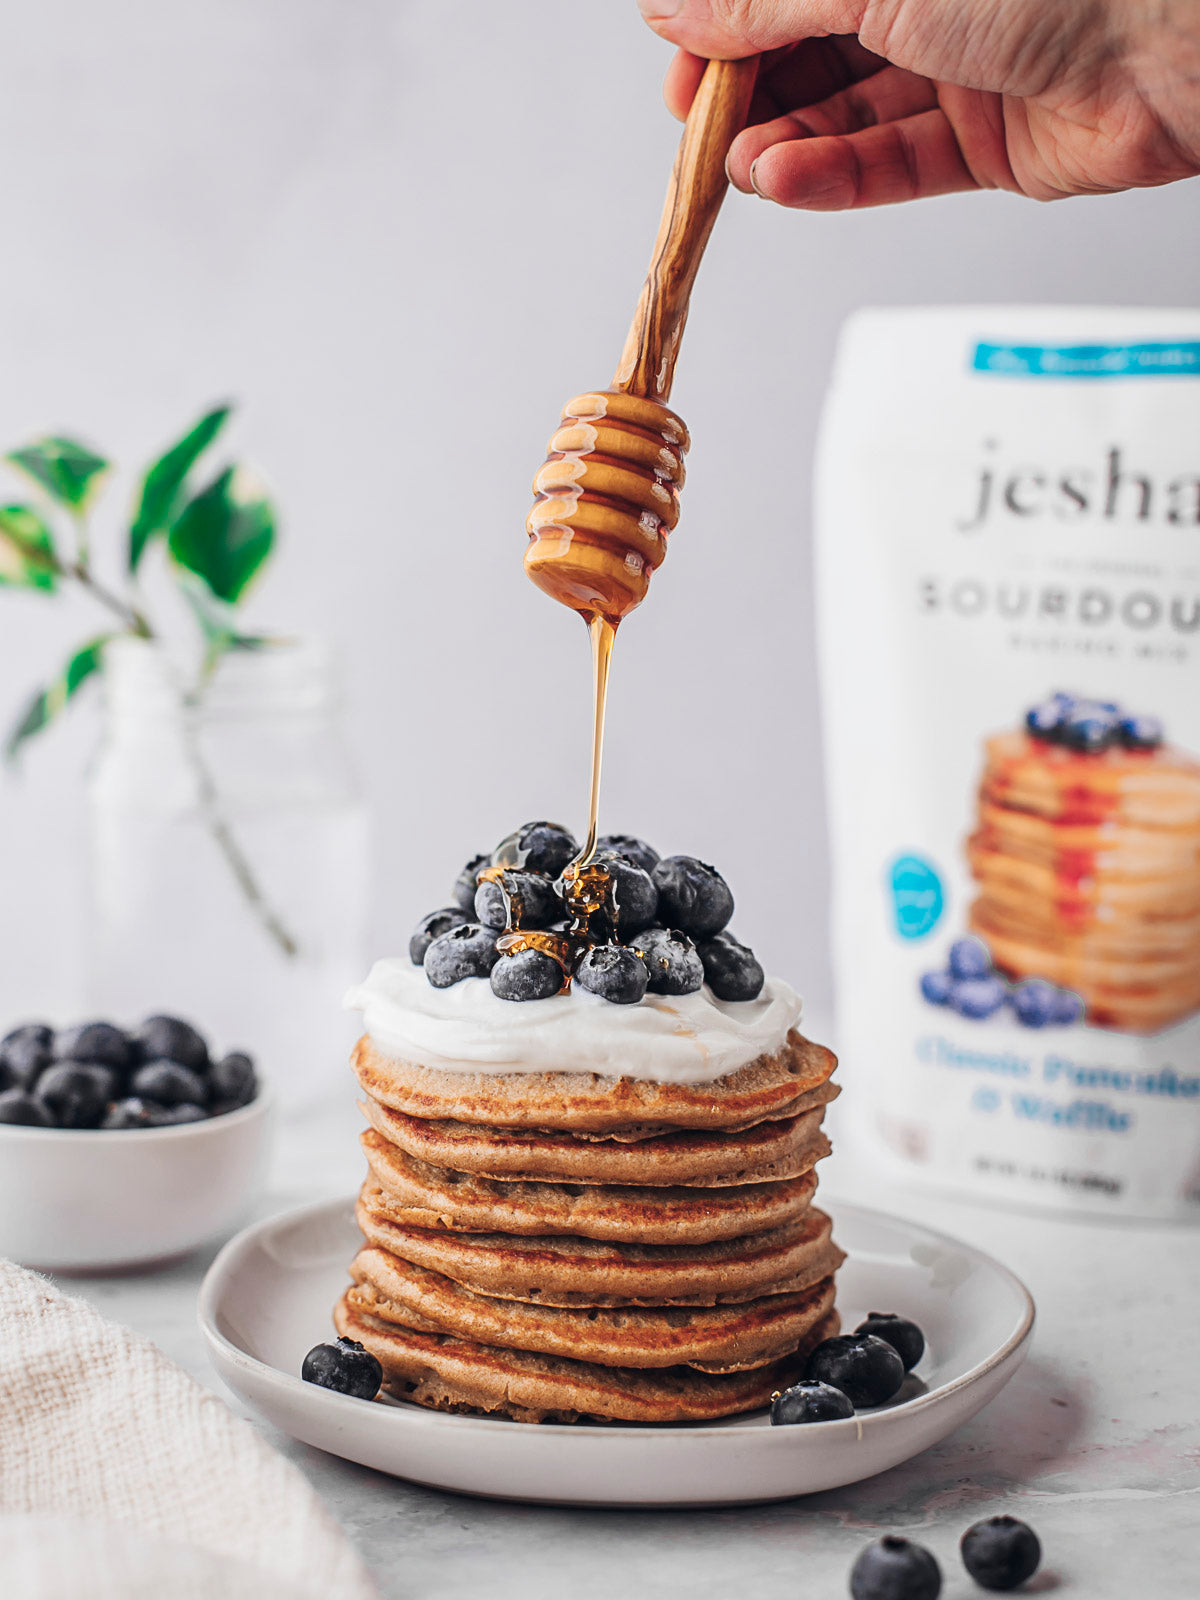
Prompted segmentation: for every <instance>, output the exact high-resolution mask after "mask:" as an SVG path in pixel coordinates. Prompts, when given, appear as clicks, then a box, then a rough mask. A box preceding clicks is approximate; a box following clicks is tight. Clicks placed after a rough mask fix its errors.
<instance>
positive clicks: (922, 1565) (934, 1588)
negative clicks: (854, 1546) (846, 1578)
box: [850, 1533, 942, 1600]
mask: <svg viewBox="0 0 1200 1600" xmlns="http://www.w3.org/2000/svg"><path fill="white" fill-rule="evenodd" d="M941 1592H942V1569H941V1568H940V1567H939V1566H938V1564H937V1561H936V1560H935V1558H934V1556H933V1555H932V1553H931V1552H930V1551H928V1550H926V1548H925V1546H924V1545H923V1544H914V1543H913V1542H912V1540H911V1539H902V1538H901V1537H900V1536H899V1535H898V1534H894V1533H888V1534H885V1535H884V1537H883V1538H882V1539H877V1540H876V1541H875V1543H874V1544H869V1545H867V1547H866V1549H865V1550H861V1551H860V1552H859V1555H858V1559H857V1560H856V1561H855V1563H854V1565H853V1566H852V1567H851V1569H850V1593H851V1596H852V1597H853V1600H937V1597H938V1595H939V1594H941Z"/></svg>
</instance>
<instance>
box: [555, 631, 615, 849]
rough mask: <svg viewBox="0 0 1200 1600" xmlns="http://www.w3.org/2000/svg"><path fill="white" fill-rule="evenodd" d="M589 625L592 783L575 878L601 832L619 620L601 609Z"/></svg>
mask: <svg viewBox="0 0 1200 1600" xmlns="http://www.w3.org/2000/svg"><path fill="white" fill-rule="evenodd" d="M587 628H588V633H589V635H590V636H591V640H592V785H591V789H590V791H589V793H588V826H587V837H586V838H585V840H584V845H583V849H582V850H581V851H580V852H579V854H578V855H577V856H576V857H575V859H574V861H572V862H571V863H570V866H569V867H568V868H567V871H568V872H569V873H570V874H571V876H572V877H577V876H578V874H579V873H581V872H582V871H583V869H584V868H585V867H587V866H590V865H591V860H592V857H593V856H594V855H595V854H596V837H597V835H598V833H599V831H600V772H601V768H602V766H603V764H604V713H605V709H606V707H607V705H608V672H609V667H610V665H611V664H612V648H613V640H614V639H615V638H616V637H617V625H616V623H615V622H610V621H609V619H608V618H607V617H602V616H600V614H599V613H598V612H595V613H593V615H592V616H591V618H590V619H589V620H588V625H587Z"/></svg>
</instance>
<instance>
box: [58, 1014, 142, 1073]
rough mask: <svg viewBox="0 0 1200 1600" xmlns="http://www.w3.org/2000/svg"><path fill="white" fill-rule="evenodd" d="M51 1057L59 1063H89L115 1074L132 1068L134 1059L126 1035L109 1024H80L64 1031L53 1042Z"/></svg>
mask: <svg viewBox="0 0 1200 1600" xmlns="http://www.w3.org/2000/svg"><path fill="white" fill-rule="evenodd" d="M54 1054H55V1056H56V1057H57V1059H58V1060H59V1061H91V1062H95V1063H96V1064H97V1065H98V1066H102V1067H114V1068H115V1069H116V1070H117V1071H118V1072H124V1071H125V1069H126V1068H127V1067H129V1066H132V1064H133V1059H134V1051H133V1047H132V1045H131V1044H130V1042H129V1038H128V1035H127V1034H126V1033H124V1031H123V1030H122V1029H120V1028H116V1027H114V1026H113V1024H112V1023H111V1022H81V1023H80V1024H79V1026H78V1027H76V1028H64V1029H63V1031H62V1033H60V1034H59V1035H58V1036H57V1038H56V1039H55V1041H54Z"/></svg>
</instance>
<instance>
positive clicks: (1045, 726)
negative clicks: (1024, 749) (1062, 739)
mask: <svg viewBox="0 0 1200 1600" xmlns="http://www.w3.org/2000/svg"><path fill="white" fill-rule="evenodd" d="M1063 715H1064V708H1063V706H1062V705H1060V703H1059V701H1058V700H1057V699H1054V700H1043V701H1042V703H1041V705H1037V706H1033V707H1031V708H1030V710H1028V711H1027V712H1026V713H1025V726H1026V728H1027V729H1028V730H1029V732H1030V733H1031V734H1033V736H1034V738H1035V739H1053V738H1056V737H1057V736H1058V734H1059V732H1060V731H1061V729H1062V723H1063Z"/></svg>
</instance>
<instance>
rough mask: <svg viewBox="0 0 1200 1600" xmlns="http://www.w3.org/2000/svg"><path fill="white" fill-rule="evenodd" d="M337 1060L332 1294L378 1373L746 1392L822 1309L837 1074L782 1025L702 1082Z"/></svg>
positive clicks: (610, 1398) (508, 1409) (613, 1408)
mask: <svg viewBox="0 0 1200 1600" xmlns="http://www.w3.org/2000/svg"><path fill="white" fill-rule="evenodd" d="M353 1064H354V1069H355V1072H356V1074H357V1076H358V1079H359V1082H360V1084H361V1085H362V1088H363V1090H364V1093H365V1096H366V1098H365V1100H364V1102H363V1110H364V1112H365V1114H366V1116H367V1119H368V1121H369V1123H370V1127H369V1128H368V1129H367V1131H366V1132H365V1133H364V1134H363V1136H362V1142H363V1148H364V1149H365V1151H366V1155H367V1162H368V1166H369V1173H368V1177H367V1181H366V1182H365V1183H364V1185H363V1188H362V1192H361V1194H360V1196H359V1203H358V1212H357V1215H358V1222H359V1226H360V1227H361V1228H362V1231H363V1235H364V1237H365V1240H366V1244H365V1247H364V1248H363V1249H362V1250H361V1251H360V1252H359V1254H358V1255H357V1257H356V1258H355V1260H354V1263H353V1265H352V1267H351V1277H352V1279H353V1283H352V1285H351V1287H350V1288H349V1289H348V1290H347V1291H346V1293H345V1294H344V1295H343V1296H342V1298H341V1300H340V1301H339V1302H338V1304H337V1307H336V1309H335V1312H334V1320H335V1323H336V1325H337V1330H338V1332H339V1333H340V1334H343V1335H346V1336H348V1337H350V1338H353V1339H359V1340H361V1341H362V1343H363V1344H364V1345H366V1347H367V1349H368V1350H371V1351H372V1352H373V1353H374V1354H375V1355H376V1356H377V1357H378V1358H379V1360H380V1361H381V1363H382V1364H383V1371H384V1387H385V1389H387V1390H388V1392H389V1393H390V1394H392V1395H395V1396H397V1397H399V1398H401V1399H405V1400H411V1401H415V1402H416V1403H418V1404H420V1405H425V1406H432V1407H435V1408H437V1409H440V1410H451V1411H461V1410H469V1411H484V1412H496V1413H501V1414H503V1415H506V1416H508V1417H512V1418H515V1419H517V1420H520V1421H529V1422H537V1421H555V1422H571V1421H576V1420H579V1419H580V1418H587V1419H605V1420H621V1421H626V1422H682V1421H702V1420H707V1419H712V1418H715V1417H723V1416H729V1415H732V1414H733V1413H735V1412H740V1411H749V1410H753V1409H754V1408H756V1407H759V1406H762V1405H765V1404H766V1403H767V1401H768V1400H769V1399H770V1396H771V1394H772V1392H773V1391H774V1390H776V1389H778V1388H780V1387H782V1386H786V1384H787V1383H788V1382H791V1381H793V1379H794V1378H795V1377H796V1376H798V1375H799V1370H800V1368H801V1367H802V1365H803V1361H804V1358H805V1357H806V1355H807V1353H808V1352H809V1351H810V1350H811V1349H812V1347H813V1345H815V1344H816V1343H818V1342H819V1341H820V1340H821V1339H824V1338H827V1337H829V1335H830V1334H833V1333H836V1332H837V1329H838V1319H837V1314H836V1312H835V1310H834V1273H835V1272H836V1270H837V1268H838V1266H839V1265H840V1264H841V1261H842V1259H843V1257H842V1252H841V1251H840V1250H839V1249H838V1248H837V1246H836V1245H835V1244H834V1243H833V1241H832V1239H831V1237H830V1223H829V1218H828V1217H827V1216H826V1215H825V1214H824V1213H823V1212H821V1211H818V1210H817V1209H816V1207H815V1206H813V1204H812V1198H813V1194H814V1192H815V1190H816V1186H817V1181H816V1175H815V1173H814V1171H813V1168H814V1166H815V1164H816V1162H817V1161H819V1160H820V1159H821V1157H822V1156H824V1155H827V1154H828V1152H829V1141H828V1139H827V1138H826V1137H825V1135H824V1133H823V1132H822V1131H821V1120H822V1118H823V1116H824V1112H825V1107H826V1105H827V1104H828V1102H829V1101H830V1100H832V1099H833V1098H834V1096H835V1095H836V1093H837V1089H836V1087H835V1086H834V1085H833V1084H832V1083H830V1081H829V1078H830V1074H831V1073H832V1071H833V1069H834V1067H835V1065H836V1062H835V1059H834V1057H833V1056H832V1055H831V1054H830V1052H829V1051H828V1050H824V1049H822V1048H821V1047H820V1046H818V1045H814V1044H810V1043H809V1042H808V1041H807V1040H805V1039H803V1038H801V1036H800V1035H799V1034H798V1033H796V1032H794V1031H793V1032H791V1033H789V1034H788V1036H787V1039H786V1041H785V1042H784V1044H783V1045H782V1046H781V1047H780V1048H779V1049H778V1050H777V1051H775V1052H773V1053H772V1054H770V1055H764V1056H760V1057H759V1058H758V1059H757V1060H756V1061H753V1062H751V1063H749V1064H748V1065H747V1066H744V1067H742V1068H740V1069H739V1070H738V1071H737V1072H733V1073H731V1074H730V1075H729V1076H727V1077H725V1078H721V1079H718V1080H717V1081H716V1082H715V1083H657V1082H645V1081H637V1080H634V1079H630V1078H611V1077H599V1076H595V1075H593V1074H590V1073H509V1074H503V1075H491V1074H486V1073H477V1072H470V1071H463V1072H458V1071H449V1070H442V1069H436V1068H430V1067H425V1066H420V1065H417V1064H413V1063H410V1062H405V1061H397V1060H393V1059H390V1058H388V1057H386V1056H383V1055H382V1054H380V1053H379V1051H378V1050H376V1048H375V1047H374V1046H373V1045H372V1044H371V1042H370V1040H369V1039H367V1038H364V1039H363V1040H361V1041H360V1043H359V1045H358V1047H357V1049H356V1050H355V1054H354V1059H353Z"/></svg>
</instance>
